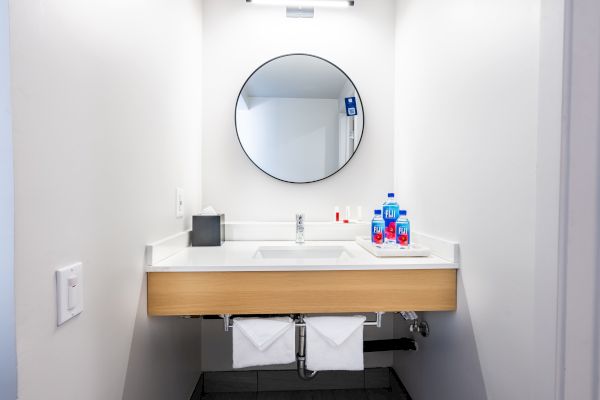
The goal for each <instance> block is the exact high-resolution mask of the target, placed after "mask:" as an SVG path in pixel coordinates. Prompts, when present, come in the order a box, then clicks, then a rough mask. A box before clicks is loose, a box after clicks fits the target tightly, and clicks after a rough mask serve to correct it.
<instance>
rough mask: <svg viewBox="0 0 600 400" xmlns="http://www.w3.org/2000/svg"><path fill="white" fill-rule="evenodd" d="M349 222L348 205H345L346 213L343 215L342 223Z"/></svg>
mask: <svg viewBox="0 0 600 400" xmlns="http://www.w3.org/2000/svg"><path fill="white" fill-rule="evenodd" d="M349 222H350V206H346V214H345V215H344V223H345V224H347V223H349Z"/></svg>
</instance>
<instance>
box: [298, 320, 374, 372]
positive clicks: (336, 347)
mask: <svg viewBox="0 0 600 400" xmlns="http://www.w3.org/2000/svg"><path fill="white" fill-rule="evenodd" d="M365 319H366V318H365V317H364V316H362V315H360V316H354V317H307V318H305V319H304V321H305V322H306V367H307V368H308V369H310V370H313V371H331V370H345V371H361V370H363V369H364V368H365V366H364V359H363V322H365Z"/></svg>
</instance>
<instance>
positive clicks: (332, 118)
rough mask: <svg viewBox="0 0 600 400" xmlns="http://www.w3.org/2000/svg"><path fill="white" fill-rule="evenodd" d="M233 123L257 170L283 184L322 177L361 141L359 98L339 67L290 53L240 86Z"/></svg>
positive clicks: (335, 168) (336, 167)
mask: <svg viewBox="0 0 600 400" xmlns="http://www.w3.org/2000/svg"><path fill="white" fill-rule="evenodd" d="M235 124H236V129H237V134H238V138H239V141H240V144H241V145H242V148H243V149H244V151H245V152H246V154H247V155H248V157H249V158H250V160H251V161H252V162H253V163H254V164H255V165H256V166H257V167H258V168H260V169H261V170H262V171H264V172H265V173H267V174H269V175H271V176H272V177H274V178H277V179H280V180H282V181H286V182H293V183H308V182H315V181H319V180H321V179H325V178H327V177H329V176H331V175H333V174H335V173H336V172H337V171H339V170H340V169H342V168H343V167H344V166H345V165H346V164H347V163H348V161H349V160H350V159H351V158H352V156H353V155H354V153H355V152H356V149H357V148H358V145H359V144H360V140H361V138H362V133H363V126H364V115H363V108H362V102H361V99H360V96H359V94H358V91H357V90H356V87H355V86H354V84H353V83H352V81H351V80H350V78H349V77H348V76H347V75H346V74H345V73H344V71H342V70H341V69H340V68H338V67H337V66H335V65H334V64H332V63H330V62H329V61H327V60H324V59H322V58H320V57H317V56H312V55H307V54H289V55H285V56H281V57H277V58H275V59H273V60H270V61H268V62H267V63H265V64H263V65H262V66H260V67H259V68H258V69H257V70H256V71H254V73H252V75H250V77H249V78H248V79H247V80H246V83H245V84H244V86H243V87H242V90H241V91H240V94H239V96H238V99H237V104H236V110H235Z"/></svg>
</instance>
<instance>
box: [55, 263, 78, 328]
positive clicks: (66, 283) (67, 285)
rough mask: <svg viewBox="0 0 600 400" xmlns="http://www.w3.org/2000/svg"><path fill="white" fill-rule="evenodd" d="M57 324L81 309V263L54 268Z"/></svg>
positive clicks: (60, 323) (62, 322) (68, 318)
mask: <svg viewBox="0 0 600 400" xmlns="http://www.w3.org/2000/svg"><path fill="white" fill-rule="evenodd" d="M56 306H57V311H58V312H57V324H58V325H62V324H64V323H65V322H67V321H68V320H70V319H71V318H73V317H74V316H76V315H78V314H80V313H81V312H82V311H83V275H82V264H81V263H77V264H73V265H70V266H68V267H64V268H59V269H57V270H56Z"/></svg>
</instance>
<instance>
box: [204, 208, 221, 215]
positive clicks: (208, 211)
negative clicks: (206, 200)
mask: <svg viewBox="0 0 600 400" xmlns="http://www.w3.org/2000/svg"><path fill="white" fill-rule="evenodd" d="M200 215H218V214H217V211H215V209H214V208H212V207H211V206H208V207H206V208H205V209H204V210H202V211H201V212H200Z"/></svg>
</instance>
